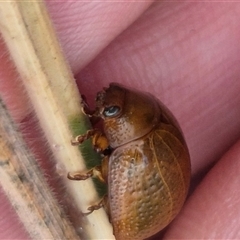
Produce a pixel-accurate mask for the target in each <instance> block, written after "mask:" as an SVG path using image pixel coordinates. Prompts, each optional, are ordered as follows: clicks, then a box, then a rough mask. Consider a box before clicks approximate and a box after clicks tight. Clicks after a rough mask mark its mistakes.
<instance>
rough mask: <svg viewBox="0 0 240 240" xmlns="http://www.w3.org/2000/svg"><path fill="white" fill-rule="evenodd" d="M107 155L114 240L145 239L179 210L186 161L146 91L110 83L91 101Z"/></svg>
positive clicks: (180, 141) (172, 127)
mask: <svg viewBox="0 0 240 240" xmlns="http://www.w3.org/2000/svg"><path fill="white" fill-rule="evenodd" d="M93 115H94V116H97V117H100V118H102V119H103V126H104V134H105V136H106V138H107V140H108V142H109V145H110V147H111V149H112V152H111V154H110V156H109V158H108V160H107V161H103V164H102V169H103V171H102V173H103V178H105V179H106V181H107V183H108V212H109V215H110V221H111V223H112V224H113V231H114V235H115V237H116V239H118V240H120V239H121V240H122V239H144V238H147V237H150V236H152V235H154V234H155V233H157V232H159V231H160V230H161V229H163V228H164V227H165V226H167V225H168V224H169V223H170V222H171V221H172V220H173V218H174V217H175V216H176V215H177V214H178V212H179V211H180V209H181V207H182V205H183V203H184V201H185V198H186V195H187V193H188V187H189V182H190V158H189V153H188V149H187V146H186V143H185V140H184V137H183V135H182V132H181V130H180V128H179V126H178V123H177V121H176V120H175V118H174V117H173V116H172V114H171V113H170V112H169V110H168V109H167V108H166V107H165V106H164V105H163V104H162V103H160V102H159V101H158V100H157V99H156V98H155V97H153V96H152V95H150V94H148V93H143V92H140V91H135V90H132V89H128V88H125V87H122V86H121V85H119V84H116V83H111V84H110V86H109V88H106V89H104V90H103V91H101V92H99V93H98V94H97V97H96V109H95V111H94V114H93Z"/></svg>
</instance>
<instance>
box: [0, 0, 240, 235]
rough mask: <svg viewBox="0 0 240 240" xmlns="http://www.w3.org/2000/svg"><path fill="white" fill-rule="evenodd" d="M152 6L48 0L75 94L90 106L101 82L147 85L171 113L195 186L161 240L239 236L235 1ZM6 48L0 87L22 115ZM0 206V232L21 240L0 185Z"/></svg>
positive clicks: (239, 52) (239, 70)
mask: <svg viewBox="0 0 240 240" xmlns="http://www.w3.org/2000/svg"><path fill="white" fill-rule="evenodd" d="M150 5H151V2H150V1H148V2H138V3H136V2H135V3H114V2H113V3H110V2H106V3H103V2H102V3H101V2H98V3H97V2H95V3H94V2H92V3H82V2H80V1H76V2H68V1H65V2H58V3H56V2H55V3H54V2H51V3H50V2H47V7H48V9H49V12H50V15H51V17H52V19H53V22H54V25H55V28H56V30H57V34H58V37H59V40H60V42H61V45H62V48H63V52H64V53H65V56H66V58H67V60H68V61H69V63H70V66H71V68H72V71H73V73H74V74H75V77H76V80H77V83H78V86H79V89H80V92H81V93H83V94H84V95H86V97H87V98H88V99H90V103H91V104H93V99H94V95H95V94H96V92H97V91H99V90H101V89H102V87H103V86H107V85H108V84H109V82H120V83H122V84H124V85H126V86H131V87H135V88H137V89H140V90H144V91H147V92H150V93H152V94H153V95H155V96H156V97H158V98H159V99H160V100H161V101H162V102H164V103H165V104H166V105H167V106H168V107H169V109H171V111H172V112H173V113H174V115H175V116H176V118H177V119H178V121H179V123H180V125H181V127H182V130H183V132H184V135H185V138H186V141H187V144H188V146H189V151H190V155H191V162H192V176H193V180H192V183H193V184H192V185H193V187H192V189H194V191H193V190H192V189H191V191H190V195H189V198H188V200H187V202H186V204H185V206H184V208H183V210H182V211H181V213H180V214H179V216H178V217H177V219H176V220H175V221H174V222H173V223H172V224H171V225H170V227H169V228H168V229H167V231H166V232H165V238H166V239H230V238H231V239H239V238H240V232H239V229H240V200H239V199H240V187H239V182H240V142H238V141H237V140H238V138H239V136H240V108H239V102H240V94H239V91H240V80H239V79H240V67H239V63H240V44H239V39H240V14H239V11H240V4H239V3H234V2H231V3H230V2H219V3H216V2H215V3H214V2H212V3H210V2H209V3H206V2H184V1H181V2H180V1H179V2H156V3H153V5H152V6H150ZM149 6H150V7H149ZM148 7H149V8H148ZM147 8H148V9H147ZM146 9H147V10H146ZM144 10H146V12H144ZM133 22H134V23H133ZM0 47H1V49H4V46H3V44H1V45H0ZM2 51H5V50H2ZM99 53H100V54H99ZM6 56H7V53H6V51H5V52H4V54H1V56H0V61H1V64H0V92H1V93H3V92H4V94H3V97H4V99H5V101H6V103H7V105H8V107H9V108H10V109H12V114H13V116H14V118H15V119H16V121H18V122H21V121H23V119H26V118H27V117H28V116H29V115H30V114H31V108H30V107H28V102H27V99H26V96H25V95H24V94H23V93H22V91H21V87H19V82H18V79H16V78H17V75H16V73H15V72H14V69H13V68H12V67H11V63H10V61H9V60H6V59H7V57H6ZM43 158H44V157H43ZM42 161H44V159H42ZM45 161H47V159H45ZM0 212H1V217H0V239H25V238H27V235H26V233H24V230H23V228H22V227H21V225H20V224H18V222H17V219H16V216H15V214H14V212H13V211H12V210H11V209H10V207H9V205H8V203H7V200H6V198H5V197H4V195H3V194H2V193H1V192H0ZM157 239H158V238H157Z"/></svg>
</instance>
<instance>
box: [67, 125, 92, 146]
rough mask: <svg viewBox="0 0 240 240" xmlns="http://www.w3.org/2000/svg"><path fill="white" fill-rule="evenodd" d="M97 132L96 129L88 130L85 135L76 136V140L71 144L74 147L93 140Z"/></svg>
mask: <svg viewBox="0 0 240 240" xmlns="http://www.w3.org/2000/svg"><path fill="white" fill-rule="evenodd" d="M95 132H96V130H95V129H91V130H88V131H87V132H86V133H85V134H83V135H78V136H76V137H75V139H74V140H72V141H71V144H72V145H73V146H77V145H80V144H82V143H83V142H84V141H86V140H87V139H89V138H91V137H92V136H93V135H94V134H95Z"/></svg>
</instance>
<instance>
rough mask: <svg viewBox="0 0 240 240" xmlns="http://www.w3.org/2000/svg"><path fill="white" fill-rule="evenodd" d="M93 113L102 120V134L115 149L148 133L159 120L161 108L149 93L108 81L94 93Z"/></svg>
mask: <svg viewBox="0 0 240 240" xmlns="http://www.w3.org/2000/svg"><path fill="white" fill-rule="evenodd" d="M95 116H98V117H101V118H102V119H103V120H104V131H105V134H106V136H107V138H108V140H109V143H110V145H111V147H113V148H115V147H118V146H121V145H123V144H126V143H128V142H131V141H133V140H135V139H138V138H141V137H142V136H144V135H145V134H147V133H149V132H150V131H151V130H152V129H153V128H154V126H155V125H156V124H157V123H158V122H159V118H160V110H159V107H158V102H157V100H156V99H155V98H154V97H153V96H151V95H150V94H147V93H142V92H138V91H136V90H131V89H128V88H125V87H122V86H121V85H119V84H117V83H111V84H110V85H109V87H108V88H105V89H104V90H103V91H101V92H99V93H98V94H97V97H96V110H95Z"/></svg>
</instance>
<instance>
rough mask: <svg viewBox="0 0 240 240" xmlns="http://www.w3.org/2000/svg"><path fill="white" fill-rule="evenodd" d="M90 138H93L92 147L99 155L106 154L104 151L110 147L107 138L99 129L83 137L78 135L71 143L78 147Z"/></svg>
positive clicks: (92, 130) (90, 131) (88, 132)
mask: <svg viewBox="0 0 240 240" xmlns="http://www.w3.org/2000/svg"><path fill="white" fill-rule="evenodd" d="M89 138H92V145H93V147H94V149H95V150H96V151H97V152H99V153H101V152H104V150H106V149H107V148H108V147H109V143H108V140H107V138H106V136H105V135H104V134H103V133H102V132H101V131H100V130H98V129H91V130H88V131H87V132H86V133H85V134H83V135H78V136H77V137H76V138H75V139H74V140H72V142H71V143H72V145H74V146H77V145H80V144H82V143H83V142H84V141H86V140H87V139H89Z"/></svg>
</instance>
